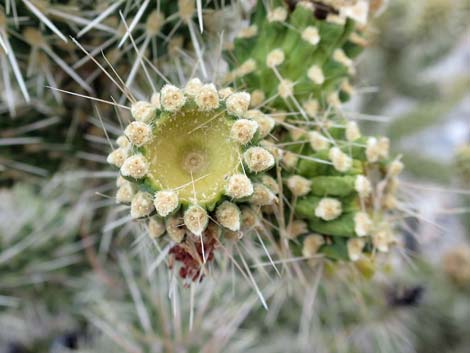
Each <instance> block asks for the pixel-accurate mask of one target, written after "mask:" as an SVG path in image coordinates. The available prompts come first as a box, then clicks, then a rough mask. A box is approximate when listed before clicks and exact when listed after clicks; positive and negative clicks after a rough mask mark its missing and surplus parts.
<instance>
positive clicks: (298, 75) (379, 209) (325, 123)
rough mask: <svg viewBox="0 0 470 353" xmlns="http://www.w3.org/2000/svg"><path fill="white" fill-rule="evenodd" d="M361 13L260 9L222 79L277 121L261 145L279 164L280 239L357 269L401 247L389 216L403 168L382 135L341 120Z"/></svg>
mask: <svg viewBox="0 0 470 353" xmlns="http://www.w3.org/2000/svg"><path fill="white" fill-rule="evenodd" d="M330 5H331V6H333V7H331V6H330ZM367 12H368V5H367V3H365V2H362V1H358V2H352V3H346V2H333V3H328V6H326V4H324V3H323V4H322V2H319V4H317V3H316V4H315V5H314V4H312V3H310V2H306V1H301V2H298V3H296V4H295V6H293V7H292V8H289V7H288V6H286V5H285V4H284V3H283V2H274V3H272V4H270V5H269V6H267V5H266V6H265V4H264V3H262V2H259V3H258V7H257V11H256V12H255V14H254V17H253V20H252V23H251V26H250V27H248V28H247V29H245V30H243V31H242V32H241V34H240V37H241V38H239V39H237V41H236V43H235V47H234V49H233V51H231V52H230V58H231V59H232V60H233V61H235V62H237V63H240V65H239V66H236V67H234V69H233V70H232V71H231V72H230V73H229V75H228V80H229V81H231V80H234V81H235V85H240V86H244V87H249V88H250V90H251V91H252V96H254V97H257V98H256V103H255V104H254V105H255V106H256V107H258V108H259V109H261V110H263V111H265V112H266V113H267V114H272V117H273V118H274V119H275V120H276V122H277V127H276V128H275V129H274V133H273V135H274V138H272V139H271V138H269V137H268V138H267V141H265V143H266V144H267V145H269V146H271V147H272V148H273V150H276V151H277V152H276V153H275V154H277V155H279V156H280V161H281V163H280V168H281V171H280V172H279V173H278V182H279V183H281V184H283V185H285V187H284V188H283V197H284V198H285V197H287V200H288V201H286V204H287V205H288V206H286V205H284V204H283V202H281V203H280V205H279V207H278V209H277V211H276V212H275V214H276V220H275V223H276V224H278V225H279V228H280V230H279V232H278V233H279V235H280V237H281V238H286V237H287V238H291V239H295V241H294V242H292V247H293V252H294V254H295V255H297V256H300V255H303V257H305V258H312V257H315V256H318V255H317V254H318V253H322V254H324V255H325V256H326V257H328V258H330V259H335V260H351V261H359V260H361V262H362V261H365V260H366V258H364V256H363V255H362V254H363V253H369V254H370V253H375V252H376V251H379V252H387V251H388V249H389V245H391V244H393V243H395V242H396V241H397V239H396V238H395V235H394V224H393V222H391V221H390V220H389V216H388V213H389V211H390V210H393V209H394V208H395V207H396V204H397V200H396V198H395V192H396V188H397V185H398V184H397V179H396V177H397V175H398V174H399V173H400V172H401V170H402V168H403V164H402V163H401V162H400V160H399V159H392V158H391V157H390V156H389V140H388V139H387V138H386V137H363V136H362V135H361V132H360V130H359V127H358V125H357V123H356V122H355V121H350V120H348V119H345V118H344V117H343V114H342V113H341V102H342V101H343V100H345V99H347V98H348V97H349V95H350V94H351V93H352V92H353V91H352V87H351V85H350V84H349V83H346V82H347V81H346V80H347V78H348V76H350V75H352V74H353V73H354V71H355V70H354V63H353V58H354V57H356V56H357V55H358V54H359V53H360V51H361V49H362V47H363V46H364V45H366V40H365V38H364V37H363V36H362V26H361V25H357V21H362V22H365V21H366V19H367ZM351 17H352V18H351ZM292 50H295V51H296V54H295V55H289V54H290V53H291V51H292ZM305 61H306V63H305ZM306 68H307V69H306ZM345 93H347V94H345ZM332 111H335V113H332ZM279 175H280V179H279ZM281 199H282V198H281ZM290 208H291V209H292V211H291V210H289V209H290ZM299 240H300V242H301V243H303V246H302V249H298V248H297V245H295V244H298V243H299Z"/></svg>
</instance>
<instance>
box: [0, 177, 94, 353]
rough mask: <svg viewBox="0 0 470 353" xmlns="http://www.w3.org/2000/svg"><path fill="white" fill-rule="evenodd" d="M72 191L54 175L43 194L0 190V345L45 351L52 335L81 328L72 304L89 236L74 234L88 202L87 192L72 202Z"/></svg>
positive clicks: (19, 187)
mask: <svg viewBox="0 0 470 353" xmlns="http://www.w3.org/2000/svg"><path fill="white" fill-rule="evenodd" d="M75 182H76V181H75ZM72 190H73V188H70V185H67V184H66V183H63V182H58V179H55V180H53V181H52V182H50V184H46V185H44V190H43V193H42V194H38V190H37V188H34V187H33V186H32V185H28V184H24V183H17V184H16V185H15V186H14V187H13V188H12V189H0V276H1V278H2V280H1V283H0V349H4V348H5V347H4V346H3V344H7V343H8V342H11V343H15V342H16V343H21V344H23V345H24V346H26V347H28V348H32V347H33V346H35V345H37V346H39V344H41V345H40V347H43V349H46V348H45V347H44V346H42V343H45V344H46V345H47V344H48V343H47V342H48V341H50V340H51V339H53V338H54V335H57V334H60V333H64V332H65V331H67V330H75V329H78V328H79V320H78V319H77V316H76V312H74V311H75V309H76V307H75V306H73V304H72V303H73V301H74V293H75V292H76V290H77V288H78V287H77V284H78V279H79V277H80V276H81V273H82V272H83V271H84V270H86V269H87V268H88V266H87V264H86V261H85V256H84V253H83V249H84V247H88V246H91V245H92V239H91V238H89V241H88V242H85V241H83V242H81V241H80V238H77V237H78V236H79V231H80V226H81V224H82V222H83V219H84V217H85V215H87V212H88V211H87V210H88V209H89V207H90V206H89V205H87V204H86V200H85V199H83V198H84V197H85V196H82V199H81V200H80V201H82V202H77V203H75V200H76V197H75V196H74V195H75V194H76V193H75V192H72ZM5 349H6V348H5ZM38 349H39V348H38ZM2 351H3V350H2Z"/></svg>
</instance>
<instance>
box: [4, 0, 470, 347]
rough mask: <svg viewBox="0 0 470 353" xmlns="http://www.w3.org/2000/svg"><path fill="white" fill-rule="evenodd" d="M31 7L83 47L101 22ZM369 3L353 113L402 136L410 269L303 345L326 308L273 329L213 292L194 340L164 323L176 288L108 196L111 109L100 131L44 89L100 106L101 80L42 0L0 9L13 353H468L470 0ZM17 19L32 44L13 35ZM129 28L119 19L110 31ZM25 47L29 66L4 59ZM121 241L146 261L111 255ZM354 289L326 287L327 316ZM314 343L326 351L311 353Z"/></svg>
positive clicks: (271, 318)
mask: <svg viewBox="0 0 470 353" xmlns="http://www.w3.org/2000/svg"><path fill="white" fill-rule="evenodd" d="M31 3H33V5H34V6H35V7H34V6H33V8H35V9H40V10H41V11H42V12H43V13H44V14H47V15H48V16H50V17H51V18H53V19H54V20H57V22H54V23H58V25H57V26H58V27H57V28H58V29H60V30H63V29H64V28H68V29H69V30H71V31H72V32H73V33H77V32H79V31H80V30H83V28H86V24H87V22H82V23H80V21H81V20H78V19H77V18H78V17H79V15H80V14H83V15H84V18H86V17H87V16H88V17H90V18H93V17H92V16H97V13H96V12H92V11H91V10H89V9H90V8H92V6H93V3H94V2H93V1H78V2H74V1H72V2H70V3H72V5H73V6H75V7H74V8H76V12H73V11H72V13H74V14H76V15H77V17H73V16H72V17H70V18H67V17H64V16H63V12H64V11H62V10H63V6H72V5H70V3H69V2H67V1H57V2H53V3H54V6H51V7H49V8H47V7H41V5H44V3H42V2H40V1H32V2H31ZM116 3H117V2H116ZM373 3H374V4H375V5H376V6H377V7H378V8H379V7H380V9H379V10H378V11H377V14H376V16H375V18H374V19H373V20H372V24H371V25H370V27H369V28H368V30H367V31H368V34H369V45H368V47H367V48H366V50H365V51H364V53H363V54H362V55H361V56H360V57H359V59H358V73H357V75H356V77H357V81H356V83H355V91H356V94H355V95H354V96H353V99H352V100H351V101H350V102H349V103H347V105H346V106H345V107H344V111H345V114H346V116H350V117H352V118H354V119H357V120H358V121H360V123H361V127H362V129H363V130H364V131H365V132H367V133H368V134H381V135H385V136H388V137H390V140H391V143H392V150H393V153H395V154H400V155H402V161H403V162H404V164H405V166H406V169H405V172H404V176H403V178H402V181H401V185H400V186H401V188H400V190H401V191H400V193H401V195H400V201H399V203H400V204H399V208H400V209H401V210H403V211H404V212H405V214H407V216H406V217H404V218H403V219H401V220H400V223H402V225H403V226H404V229H405V239H406V242H405V245H406V247H405V251H404V252H405V253H406V257H407V258H409V259H410V264H409V266H407V267H403V265H400V266H398V267H397V270H395V272H394V273H393V275H390V276H389V277H388V278H387V279H384V278H378V279H377V280H376V281H375V282H373V283H374V285H371V284H370V283H369V284H365V285H364V286H360V285H358V286H357V290H358V291H360V292H361V293H362V294H363V295H364V297H365V298H366V299H365V301H366V302H368V303H369V306H368V311H367V313H366V314H364V315H363V316H361V315H359V314H357V313H355V309H356V308H355V303H354V302H353V301H352V302H349V301H348V300H347V298H343V299H341V300H342V302H341V305H339V304H338V306H337V307H336V306H335V305H329V304H328V305H326V304H325V305H323V306H322V308H323V309H318V313H319V317H321V319H319V320H318V321H321V323H316V325H317V326H315V327H316V331H315V332H316V334H315V337H314V336H313V334H312V335H311V336H309V335H307V334H306V333H304V336H302V332H303V331H302V329H303V328H304V327H303V326H302V325H301V324H300V325H299V324H298V322H297V321H298V319H299V317H302V318H303V316H302V312H305V310H310V311H312V310H313V309H312V308H313V306H309V305H310V304H309V303H308V301H306V300H304V298H295V297H293V298H291V297H289V296H287V295H286V297H285V298H283V299H282V300H281V299H279V301H278V302H276V301H274V304H273V307H274V308H275V309H274V314H272V312H271V313H268V314H267V315H266V313H265V312H264V311H263V310H264V309H260V308H258V307H257V306H256V305H255V304H254V303H255V302H256V297H255V299H253V298H252V294H253V293H252V292H250V290H249V288H248V289H247V288H243V286H242V285H240V290H241V291H243V290H244V291H245V292H244V296H243V298H242V297H240V298H239V300H240V301H239V302H237V301H235V300H234V299H233V298H230V297H227V295H226V294H223V293H222V292H223V291H219V292H218V291H217V290H215V289H214V283H211V281H210V280H208V281H206V283H204V284H203V285H202V288H201V289H200V290H199V295H198V296H196V299H195V300H196V301H197V302H198V303H199V302H200V303H202V304H201V307H203V309H201V311H200V312H196V313H195V317H194V321H191V322H192V324H193V325H194V327H195V329H194V331H192V332H191V333H187V332H186V333H185V332H183V331H184V330H182V331H180V330H179V329H178V328H175V327H173V326H172V325H170V324H169V323H168V322H169V320H170V317H171V314H174V315H176V314H175V312H172V311H173V310H174V309H172V308H170V307H169V304H168V303H166V302H165V300H166V299H167V297H166V294H167V292H168V290H169V289H168V288H167V286H168V283H167V282H168V281H167V278H166V277H165V276H166V274H160V276H159V278H160V279H159V280H158V281H156V280H155V282H151V281H149V280H148V279H147V277H146V276H145V275H144V274H143V272H144V271H143V270H140V269H139V268H140V267H139V265H142V264H144V265H142V266H144V267H146V268H148V266H149V263H148V262H149V261H150V260H149V259H148V258H145V256H144V259H138V260H135V256H134V255H135V253H136V252H137V250H138V249H139V247H138V246H135V245H136V242H134V240H135V239H136V238H137V239H141V234H139V232H138V231H137V230H135V229H133V228H132V227H128V226H124V227H120V226H121V224H119V219H120V217H121V216H122V209H120V208H119V207H117V208H116V207H109V206H113V205H114V201H113V200H111V199H110V198H107V197H103V195H105V196H106V195H108V193H110V192H111V191H110V190H113V188H114V181H113V179H112V177H114V174H113V173H112V172H109V171H108V170H109V169H108V168H107V167H106V165H105V155H104V153H103V152H102V151H103V150H104V149H107V148H108V146H107V141H106V136H105V135H104V134H103V131H102V124H105V125H106V127H107V128H108V129H111V130H112V129H113V128H116V126H115V125H112V124H111V123H109V122H108V121H107V120H106V116H107V114H109V113H110V112H111V113H112V111H111V109H110V108H109V106H106V105H101V104H98V107H99V111H100V114H102V115H103V116H104V117H105V118H104V122H103V120H101V117H100V116H99V115H100V114H97V113H96V111H94V110H93V108H92V107H91V106H90V104H88V103H87V101H86V100H83V99H81V98H77V97H73V96H70V95H62V94H61V93H60V92H58V91H55V90H50V89H47V88H45V86H51V87H60V88H61V89H65V90H68V89H70V90H71V91H73V92H79V93H86V92H87V90H88V89H89V88H90V87H89V82H88V81H87V80H86V79H81V77H95V78H96V77H98V76H99V75H100V74H99V73H97V72H96V71H95V69H96V68H95V67H94V64H93V63H91V62H86V61H85V60H84V59H83V55H82V54H83V53H81V52H80V50H76V49H75V50H69V47H70V46H75V44H74V43H72V42H71V41H68V42H67V43H65V42H64V41H62V40H61V39H60V38H59V39H57V38H55V39H53V38H54V37H55V36H54V33H55V31H54V30H53V29H51V28H49V27H48V28H44V25H43V24H42V23H43V22H42V21H41V19H40V18H39V20H38V19H36V15H37V13H36V12H35V11H33V10H31V9H32V8H31V6H29V5H28V4H30V1H26V0H25V1H18V0H17V1H16V2H15V1H14V0H13V1H12V0H4V1H2V2H0V11H1V12H0V39H1V40H2V41H1V42H0V44H2V46H0V68H1V70H2V76H1V77H2V78H1V80H0V88H1V92H0V352H1V353H36V352H37V353H43V352H49V353H59V352H82V353H84V352H106V353H108V352H133V353H135V352H174V353H179V352H207V353H211V352H219V351H225V352H242V351H243V352H287V351H289V349H291V351H292V352H316V351H318V352H379V351H381V352H390V353H391V352H422V353H429V352H440V353H442V352H449V353H450V352H454V353H463V352H467V351H468V350H467V349H468V347H469V345H470V341H469V340H470V335H469V334H468V331H467V330H468V327H470V303H469V301H468V298H469V297H468V295H469V283H470V254H469V252H470V250H469V242H470V213H469V211H470V31H469V29H470V28H469V27H470V25H469V18H470V2H469V1H468V0H413V1H407V0H389V1H388V2H387V3H386V4H381V3H382V2H381V1H374V2H373ZM13 4H16V6H17V7H16V8H15V9H16V10H17V11H18V12H19V13H20V14H21V16H17V17H16V19H13V17H7V16H5V13H6V12H7V11H6V10H7V8H13V7H12V6H13ZM106 5H107V6H109V3H107V4H106ZM379 5H380V6H379ZM111 6H112V5H111ZM106 8H108V7H106V6H103V10H104V9H106ZM28 16H30V18H28ZM240 17H243V16H242V15H240V13H239V12H236V11H234V12H233V21H232V22H231V23H229V24H230V26H236V25H240V23H242V22H241V21H240ZM14 21H19V22H20V24H21V26H20V27H21V28H22V31H17V32H16V31H15V30H14V29H12V28H15V27H14V26H12V25H13V22H14ZM228 22H230V21H228ZM88 23H89V22H88ZM118 23H119V20H118V18H117V17H114V18H109V21H107V22H105V23H103V33H107V32H106V30H107V27H110V28H114V27H117V26H118ZM23 24H24V26H23ZM9 25H10V27H8V26H9ZM46 27H47V26H46ZM28 28H33V29H34V28H41V30H42V33H45V34H44V35H43V34H41V33H39V32H38V33H36V32H34V31H33V30H30V31H28ZM107 34H109V33H107ZM7 39H8V40H9V41H8V42H7ZM107 40H109V43H108V46H107V47H106V48H104V47H103V48H102V49H103V50H108V53H109V54H110V57H111V58H112V60H114V57H113V56H112V50H113V48H114V47H116V45H117V40H116V38H113V37H112V36H106V35H103V38H101V37H99V36H98V37H96V38H94V37H93V36H90V35H88V34H86V33H84V34H83V37H82V39H81V41H83V42H84V43H87V44H88V45H89V47H92V45H101V44H102V43H104V42H105V41H107ZM12 47H14V48H15V53H14V54H15V57H12V51H11V50H7V49H11V48H12ZM56 53H58V54H56ZM175 53H176V52H173V53H172V52H171V50H170V52H169V53H168V55H167V57H163V59H162V60H163V62H165V60H179V59H181V58H180V57H178V58H179V59H178V58H177V59H175V57H176V56H175V55H176V54H175ZM173 54H174V56H172V55H173ZM119 58H120V59H119ZM119 60H121V61H119ZM66 62H75V64H74V65H69V64H67V63H66ZM15 63H16V64H15ZM132 63H133V60H132V58H131V57H130V56H129V57H127V56H122V57H119V56H118V55H116V57H115V60H114V61H113V64H115V66H116V67H118V68H119V69H118V71H119V70H123V72H129V71H130V70H131V69H132V67H131V66H132ZM18 66H19V67H21V69H22V70H23V69H24V70H23V71H25V72H26V74H25V75H23V77H21V76H18V75H19V74H18V71H17V70H16V69H15V67H18ZM163 70H164V64H163ZM97 88H98V89H100V88H102V87H101V86H100V85H98V86H97ZM25 91H26V92H29V93H25ZM137 94H142V95H143V93H141V92H138V93H137ZM108 123H109V125H108ZM116 244H121V245H122V244H125V245H124V246H123V248H125V247H126V246H127V247H129V248H130V249H132V251H129V252H128V253H126V254H122V253H120V252H114V253H113V252H112V251H111V250H110V249H111V248H112V247H113V246H116ZM146 255H147V256H148V257H151V256H154V257H155V256H158V254H157V255H155V254H146ZM130 262H131V263H130ZM152 262H153V261H152ZM141 272H142V273H141ZM163 279H164V280H165V281H163ZM227 281H229V279H227ZM103 283H105V284H103ZM219 284H220V283H219ZM230 285H231V282H230V283H228V282H227V283H225V282H224V284H222V287H224V288H225V287H227V288H230ZM136 287H139V288H140V290H141V291H142V294H136V293H138V292H136V290H135V288H136ZM274 288H275V286H273V287H272V288H271V287H270V288H268V289H267V292H268V293H269V292H270V291H271V292H275V289H274ZM341 290H342V287H341V285H340V284H337V283H335V282H334V281H326V283H325V285H324V291H323V294H322V295H321V296H320V298H319V301H320V303H329V302H328V297H329V295H338V294H337V293H338V292H339V293H340V292H341ZM229 292H230V291H229ZM162 293H163V294H162ZM160 297H161V298H160ZM191 298H192V297H190V296H189V294H188V293H185V292H182V293H181V296H180V300H181V303H182V305H181V306H180V307H179V309H180V310H181V312H182V313H181V317H180V316H179V314H178V315H176V316H177V317H178V318H180V319H181V320H182V321H184V319H183V318H182V317H183V316H184V314H183V312H184V310H185V308H186V307H185V306H187V304H188V303H189V301H190V300H193V299H191ZM157 299H158V300H157ZM204 299H205V300H207V302H209V301H210V302H211V303H223V304H220V305H221V306H222V307H223V310H218V309H217V308H215V306H217V305H216V304H214V307H212V306H211V305H207V306H206V307H204V305H203V304H204V303H206V302H205V301H204ZM242 299H243V300H242ZM283 300H284V301H283ZM330 300H331V297H330ZM165 303H166V304H165ZM276 303H277V305H276ZM330 304H331V303H330ZM312 305H313V304H312ZM144 307H145V308H146V309H145V310H144V309H142V308H144ZM331 307H335V308H334V310H333V309H331ZM282 308H284V310H282ZM328 308H330V309H331V310H332V311H331V310H330V309H328ZM186 309H187V308H186ZM328 310H330V311H328ZM250 311H251V314H250ZM145 312H147V314H145ZM312 312H313V311H312ZM146 315H150V317H151V321H152V320H153V318H154V317H158V319H159V320H161V322H162V324H161V326H159V327H160V328H161V329H158V330H157V329H155V328H152V329H150V328H149V325H147V324H146V323H147V321H146V320H148V319H146ZM220 317H231V318H233V321H230V322H229V323H227V322H220V321H221V320H220ZM331 317H334V318H336V319H335V320H331V321H329V320H330V319H331ZM204 318H206V320H204ZM328 318H330V319H328ZM191 320H193V319H191ZM222 321H224V320H222ZM338 321H340V323H338ZM325 323H328V324H325ZM318 325H320V326H318ZM221 327H223V329H224V331H223V334H222V333H221V334H220V336H218V337H219V338H220V337H222V336H223V337H224V339H214V338H211V337H212V336H213V334H214V332H216V333H218V331H217V330H218V329H220V328H221ZM332 328H333V329H332ZM162 331H163V333H162ZM306 332H307V331H306ZM309 332H310V331H309ZM305 335H307V336H305ZM343 336H344V338H343ZM299 337H300V338H302V339H303V340H302V339H300V338H299ZM305 337H310V340H313V339H315V342H317V343H318V345H317V346H316V348H315V350H312V349H313V348H312V346H309V343H308V342H310V341H309V339H308V338H307V344H305V342H304V341H305ZM313 337H314V338H313ZM206 338H207V339H206ZM332 340H333V341H334V340H337V341H338V342H337V344H336V345H334V346H332V345H331V341H332ZM116 342H117V343H119V344H117V343H116ZM293 342H300V343H299V344H298V345H296V344H294V343H293ZM341 342H342V343H343V344H341ZM365 342H366V343H365ZM123 347H126V348H123ZM377 347H379V348H377Z"/></svg>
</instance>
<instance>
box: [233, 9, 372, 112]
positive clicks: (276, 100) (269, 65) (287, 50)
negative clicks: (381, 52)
mask: <svg viewBox="0 0 470 353" xmlns="http://www.w3.org/2000/svg"><path fill="white" fill-rule="evenodd" d="M294 6H295V7H294V9H293V10H292V12H291V10H290V9H289V7H288V6H287V5H286V4H285V3H284V2H283V1H272V2H270V5H269V6H267V5H266V4H265V3H263V2H261V1H259V2H258V6H257V8H256V11H255V13H254V15H253V18H252V21H251V23H250V27H248V28H245V29H243V30H242V31H241V32H240V33H239V35H238V39H236V41H235V45H234V48H233V50H231V51H230V52H229V54H228V57H229V60H230V61H231V62H232V71H231V72H230V73H229V74H228V75H227V77H226V80H227V81H228V82H232V81H233V82H234V83H235V85H236V86H240V87H247V88H249V89H250V92H251V93H252V94H253V96H254V98H255V99H254V101H253V105H254V106H260V105H262V104H263V103H264V102H265V101H267V102H269V106H270V107H276V108H280V109H287V110H289V111H293V110H300V109H301V108H300V106H303V107H304V109H305V111H306V112H307V114H308V115H309V116H313V115H316V114H317V112H318V110H319V109H320V108H326V107H328V106H329V105H331V104H333V105H338V104H339V102H340V101H343V100H346V99H347V98H348V97H349V96H350V94H351V93H352V87H351V85H350V83H349V81H348V78H349V77H350V76H351V75H353V74H354V71H355V70H354V66H353V59H354V58H355V57H356V56H357V55H358V54H359V53H360V52H361V50H362V48H363V47H364V46H365V45H366V43H367V41H366V39H365V38H364V37H363V35H362V33H361V29H360V26H357V25H356V23H355V21H354V20H352V19H351V18H348V16H349V15H352V14H356V16H357V14H359V16H360V17H361V20H362V21H364V22H365V20H366V18H367V10H368V8H367V4H366V3H364V2H362V1H359V2H358V4H355V5H354V6H352V5H351V6H349V5H344V6H343V5H341V6H340V9H339V10H337V9H334V8H331V7H329V6H325V5H324V4H322V2H319V3H315V4H314V3H313V2H309V1H299V2H297V3H296V5H294ZM293 51H295V55H293V53H292V52H293Z"/></svg>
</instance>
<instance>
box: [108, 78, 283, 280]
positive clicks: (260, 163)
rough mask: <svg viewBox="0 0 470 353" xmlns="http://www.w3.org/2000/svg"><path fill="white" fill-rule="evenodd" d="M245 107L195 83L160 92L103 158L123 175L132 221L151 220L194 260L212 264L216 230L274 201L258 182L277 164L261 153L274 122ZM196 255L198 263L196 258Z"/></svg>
mask: <svg viewBox="0 0 470 353" xmlns="http://www.w3.org/2000/svg"><path fill="white" fill-rule="evenodd" d="M249 103H250V95H249V94H248V93H245V92H233V91H232V90H231V89H220V90H217V89H216V87H215V86H214V85H212V84H202V83H201V81H200V80H199V79H192V80H190V81H189V82H188V83H187V85H186V86H185V88H184V89H180V88H177V87H175V86H173V85H169V84H168V85H165V86H164V87H163V88H162V89H161V91H160V92H159V93H154V94H153V96H152V99H151V102H145V101H138V102H133V103H132V106H131V112H132V116H133V118H134V119H135V121H133V122H131V123H130V124H129V125H128V126H127V127H126V128H125V129H124V135H122V136H120V137H118V139H117V141H116V142H117V144H118V146H119V148H117V149H116V150H114V151H113V152H111V153H110V154H109V156H108V162H109V163H111V164H113V165H115V166H117V167H119V168H120V174H121V176H120V177H119V178H118V181H117V184H118V191H117V195H116V199H117V201H118V202H119V203H125V204H130V213H131V217H132V218H133V219H145V220H147V221H148V227H149V233H150V235H151V236H153V237H155V238H159V237H161V236H163V235H164V234H167V235H168V236H169V239H171V240H172V241H174V242H176V243H179V244H180V246H179V247H180V248H182V249H184V252H188V253H190V254H191V253H192V254H193V255H194V256H193V257H195V258H197V261H202V262H205V261H206V259H211V256H212V255H211V253H212V250H213V247H214V244H213V242H214V239H215V238H218V232H219V231H220V230H222V229H223V230H224V231H225V232H235V233H237V232H239V231H240V230H241V229H242V227H243V214H244V212H247V211H245V210H246V209H249V208H250V204H251V205H256V206H261V205H270V204H273V203H274V202H275V200H276V195H275V191H274V190H272V189H270V188H269V187H268V186H266V185H265V184H264V183H263V175H264V172H266V171H267V170H269V169H270V168H272V167H273V165H274V163H275V159H274V156H273V155H272V154H271V153H270V152H269V151H268V150H267V149H265V148H263V147H261V146H259V140H260V139H262V138H264V137H265V136H267V135H268V134H269V132H270V130H271V129H272V127H273V126H274V122H273V121H272V120H271V119H270V118H268V117H266V116H264V115H263V114H261V113H259V114H257V116H256V118H252V119H251V118H249V117H248V112H249V111H248V106H249ZM206 243H207V244H206ZM208 244H212V245H208ZM206 245H208V248H207V249H206V250H204V247H205V246H206ZM201 248H202V258H200V257H199V256H195V254H194V253H195V252H197V251H200V250H201ZM205 251H206V252H207V254H204V252H205ZM196 255H197V254H196ZM206 256H207V257H206ZM198 275H199V271H196V272H194V273H193V272H191V273H185V274H184V277H186V276H189V277H192V278H193V279H196V278H197V277H198Z"/></svg>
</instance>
